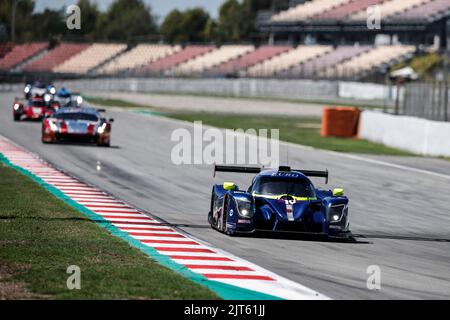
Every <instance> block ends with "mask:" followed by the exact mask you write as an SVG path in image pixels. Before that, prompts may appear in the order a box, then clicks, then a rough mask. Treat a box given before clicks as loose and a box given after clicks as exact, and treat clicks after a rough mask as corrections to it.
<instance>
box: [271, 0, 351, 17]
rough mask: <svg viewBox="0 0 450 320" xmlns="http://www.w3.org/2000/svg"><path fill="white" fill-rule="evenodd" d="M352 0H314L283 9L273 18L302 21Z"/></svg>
mask: <svg viewBox="0 0 450 320" xmlns="http://www.w3.org/2000/svg"><path fill="white" fill-rule="evenodd" d="M350 1H351V0H313V1H310V2H306V3H305V4H300V5H298V6H295V7H292V8H290V9H288V10H286V11H282V12H280V13H278V14H276V15H274V16H273V17H272V18H271V21H273V22H280V21H281V22H282V21H301V20H305V19H308V18H310V17H313V16H315V15H320V14H322V13H324V12H326V11H328V10H330V9H332V8H337V7H339V6H342V5H345V4H347V3H349V2H350Z"/></svg>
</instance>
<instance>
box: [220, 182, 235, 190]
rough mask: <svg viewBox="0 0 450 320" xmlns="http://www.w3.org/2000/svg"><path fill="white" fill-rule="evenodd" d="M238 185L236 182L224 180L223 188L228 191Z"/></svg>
mask: <svg viewBox="0 0 450 320" xmlns="http://www.w3.org/2000/svg"><path fill="white" fill-rule="evenodd" d="M235 187H236V185H235V184H234V182H224V183H223V188H224V189H225V190H227V191H230V190H233V189H234V188H235Z"/></svg>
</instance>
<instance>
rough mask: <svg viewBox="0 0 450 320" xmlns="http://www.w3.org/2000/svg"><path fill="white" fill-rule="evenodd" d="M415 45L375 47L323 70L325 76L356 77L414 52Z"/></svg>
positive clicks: (322, 73) (322, 74)
mask: <svg viewBox="0 0 450 320" xmlns="http://www.w3.org/2000/svg"><path fill="white" fill-rule="evenodd" d="M414 51H415V47H414V46H404V45H394V46H382V47H377V48H374V49H372V50H370V51H368V52H366V53H363V54H361V55H359V56H357V57H354V58H352V59H350V60H348V61H345V62H344V63H341V64H339V65H336V66H333V67H329V68H327V69H326V70H324V71H322V72H321V74H320V75H321V76H324V77H354V76H357V75H360V74H364V73H365V72H368V71H370V70H371V69H373V68H375V67H378V66H381V65H383V64H390V63H392V62H393V61H398V60H401V59H403V58H404V57H407V56H408V55H409V54H412V53H414Z"/></svg>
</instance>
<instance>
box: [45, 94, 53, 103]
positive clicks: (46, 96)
mask: <svg viewBox="0 0 450 320" xmlns="http://www.w3.org/2000/svg"><path fill="white" fill-rule="evenodd" d="M51 99H52V97H51V96H50V95H49V94H46V95H45V96H44V101H45V102H50V100H51Z"/></svg>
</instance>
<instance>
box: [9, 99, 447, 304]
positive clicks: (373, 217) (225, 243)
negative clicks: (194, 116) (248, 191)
mask: <svg viewBox="0 0 450 320" xmlns="http://www.w3.org/2000/svg"><path fill="white" fill-rule="evenodd" d="M13 97H14V95H13V94H1V95H0V108H1V110H0V111H1V113H2V116H1V117H0V134H2V135H4V136H5V137H7V138H9V139H11V140H12V141H14V142H16V143H18V144H19V145H21V146H23V147H25V148H27V149H28V150H30V151H32V152H34V153H37V154H39V155H40V156H41V157H42V158H44V159H45V160H47V161H49V162H50V163H53V164H54V165H56V166H57V167H58V168H61V169H63V170H66V171H68V172H70V173H72V174H73V175H75V176H77V177H79V178H81V179H83V180H84V181H86V182H88V183H91V184H93V185H96V186H98V187H100V188H102V189H104V190H106V191H108V192H110V193H112V194H113V195H115V196H117V197H119V198H121V199H123V200H125V201H127V202H128V203H130V204H132V205H135V206H137V207H139V208H141V209H143V210H145V211H147V212H148V213H149V214H152V215H155V216H157V217H159V218H161V219H163V220H165V221H167V222H168V223H170V224H173V225H174V226H178V227H179V228H181V229H182V230H184V231H185V232H187V233H190V234H192V235H193V236H195V237H197V238H199V239H201V240H204V241H207V242H209V243H211V244H212V245H215V246H217V247H219V248H221V249H224V250H227V251H229V252H231V253H233V254H235V255H237V256H240V257H242V258H244V259H247V260H249V261H251V262H253V263H256V264H258V265H260V266H262V267H264V268H266V269H269V270H271V271H273V272H276V273H278V274H280V275H281V276H284V277H286V278H288V279H290V280H293V281H296V282H299V283H301V284H303V285H305V286H307V287H309V288H311V289H314V290H317V291H319V292H320V293H322V294H325V295H327V296H329V297H331V298H334V299H431V298H437V299H449V298H450V209H449V207H450V200H449V195H450V162H448V161H445V160H437V159H427V158H420V157H418V158H414V157H410V158H397V157H395V158H390V157H374V156H372V157H367V156H358V155H343V154H339V153H333V152H326V151H320V150H314V149H310V148H302V147H297V146H293V145H288V144H286V145H282V147H281V149H280V155H281V160H282V161H283V160H284V159H286V158H287V154H289V163H290V164H291V165H293V166H294V165H295V167H300V168H307V169H323V168H328V169H329V170H330V173H331V174H330V185H329V187H341V186H342V187H344V188H345V190H346V194H347V195H348V196H349V198H350V216H351V227H352V231H353V233H354V234H355V235H356V240H357V241H356V242H350V243H340V242H329V241H322V240H320V239H310V238H304V237H271V236H263V237H228V236H225V235H223V234H221V233H218V232H216V231H213V230H211V229H210V228H209V226H208V224H207V220H206V217H207V212H208V207H209V201H210V192H211V187H212V185H213V184H214V183H221V182H223V181H229V180H231V181H234V182H236V183H237V184H238V185H239V186H241V187H242V188H246V187H247V186H248V184H249V183H250V181H251V178H252V176H248V175H247V176H246V175H233V174H218V175H217V176H216V178H213V176H212V168H211V166H207V165H182V166H176V165H174V164H172V161H171V151H172V148H173V146H174V145H175V143H174V142H172V141H171V140H170V137H171V134H172V132H173V130H175V129H178V128H186V129H187V130H190V131H191V130H192V125H191V124H189V123H183V122H179V121H173V120H169V119H165V118H161V117H153V116H145V115H140V114H136V113H132V112H126V111H117V110H114V111H112V110H111V111H108V115H109V116H110V117H113V118H115V120H116V121H115V122H114V124H113V134H112V147H111V148H97V147H94V146H88V145H74V144H59V145H44V144H42V143H41V142H40V124H39V123H33V122H19V123H15V122H13V121H12V112H11V102H12V99H13ZM149 103H150V102H149ZM287 148H288V149H289V152H287V151H286V149H287ZM99 169H100V170H99ZM315 182H316V184H317V185H318V186H322V185H323V184H322V182H321V181H320V180H317V181H315ZM370 265H376V266H379V267H380V269H381V289H380V290H368V289H367V286H366V281H367V278H368V276H369V275H368V274H367V273H366V271H367V268H368V266H370Z"/></svg>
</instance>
